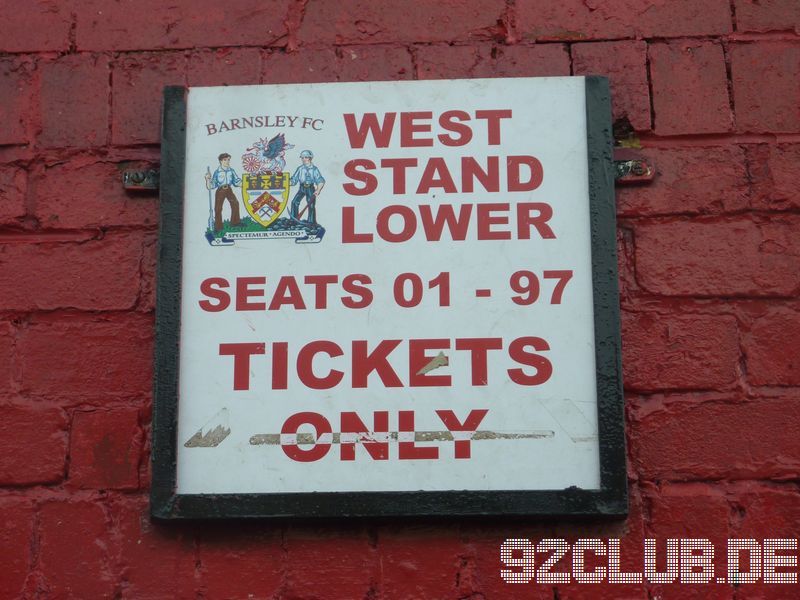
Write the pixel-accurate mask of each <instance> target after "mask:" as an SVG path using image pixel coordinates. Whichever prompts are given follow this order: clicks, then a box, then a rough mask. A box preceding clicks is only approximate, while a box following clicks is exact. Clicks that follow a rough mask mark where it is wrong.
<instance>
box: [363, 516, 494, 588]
mask: <svg viewBox="0 0 800 600" xmlns="http://www.w3.org/2000/svg"><path fill="white" fill-rule="evenodd" d="M463 551H464V548H463V545H462V543H461V542H460V541H459V539H458V536H457V535H454V534H453V533H452V532H448V531H446V530H445V531H443V530H442V529H441V528H423V527H419V528H414V529H411V528H403V529H382V530H380V531H379V533H378V554H379V560H380V565H381V579H380V590H381V594H382V595H383V596H385V597H387V598H419V599H424V598H451V597H459V596H458V595H457V588H456V573H457V572H458V569H459V565H460V564H461V554H462V553H463ZM498 552H499V549H498Z"/></svg>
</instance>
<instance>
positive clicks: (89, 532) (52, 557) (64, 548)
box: [39, 501, 115, 598]
mask: <svg viewBox="0 0 800 600" xmlns="http://www.w3.org/2000/svg"><path fill="white" fill-rule="evenodd" d="M40 521H41V525H40V527H41V533H40V549H39V568H40V570H41V573H42V575H43V577H44V579H45V586H46V589H47V594H46V595H47V596H48V597H51V598H111V597H113V596H114V593H113V592H114V589H115V586H114V582H113V578H112V576H111V574H110V573H109V565H108V563H109V557H108V545H109V535H108V529H109V527H108V526H109V523H108V522H107V521H106V516H105V513H104V512H103V508H102V507H101V506H100V505H99V504H94V503H91V502H83V501H77V502H75V501H61V502H46V503H45V504H44V505H42V509H41V513H40Z"/></svg>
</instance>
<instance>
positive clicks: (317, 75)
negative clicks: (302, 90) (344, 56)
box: [263, 48, 338, 83]
mask: <svg viewBox="0 0 800 600" xmlns="http://www.w3.org/2000/svg"><path fill="white" fill-rule="evenodd" d="M337 62H338V59H337V57H336V53H335V52H334V51H333V50H331V49H329V48H325V49H321V50H313V49H305V48H301V49H300V51H299V52H283V51H281V50H276V51H274V52H272V53H271V54H270V55H269V56H267V57H266V58H265V59H264V77H263V81H264V83H321V82H330V81H336V79H337V66H338V65H337Z"/></svg>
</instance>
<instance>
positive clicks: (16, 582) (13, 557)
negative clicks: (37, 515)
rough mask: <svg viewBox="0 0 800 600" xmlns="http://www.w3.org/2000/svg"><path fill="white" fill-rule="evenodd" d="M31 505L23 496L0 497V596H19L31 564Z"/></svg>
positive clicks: (21, 595) (20, 596) (21, 594)
mask: <svg viewBox="0 0 800 600" xmlns="http://www.w3.org/2000/svg"><path fill="white" fill-rule="evenodd" d="M32 537H33V506H32V505H31V504H30V503H29V502H27V501H26V500H21V499H16V498H14V499H11V498H8V499H4V500H3V501H0V561H2V565H3V569H2V571H0V596H1V597H3V598H22V597H23V593H22V589H23V587H24V585H25V579H26V577H27V576H28V570H29V569H30V566H31V542H32Z"/></svg>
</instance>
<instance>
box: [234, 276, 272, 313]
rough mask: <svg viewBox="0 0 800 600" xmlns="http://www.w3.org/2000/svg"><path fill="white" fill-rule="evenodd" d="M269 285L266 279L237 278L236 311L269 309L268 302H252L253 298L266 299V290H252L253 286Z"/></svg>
mask: <svg viewBox="0 0 800 600" xmlns="http://www.w3.org/2000/svg"><path fill="white" fill-rule="evenodd" d="M265 283H267V278H266V277H237V278H236V310H241V311H246V310H264V309H266V308H267V303H266V302H250V301H249V299H250V298H253V297H260V298H263V297H264V290H263V288H262V289H255V290H254V289H250V286H251V285H258V284H260V285H264V284H265Z"/></svg>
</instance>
